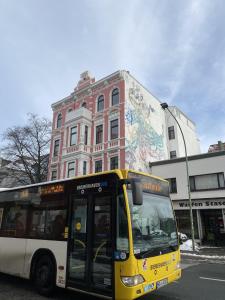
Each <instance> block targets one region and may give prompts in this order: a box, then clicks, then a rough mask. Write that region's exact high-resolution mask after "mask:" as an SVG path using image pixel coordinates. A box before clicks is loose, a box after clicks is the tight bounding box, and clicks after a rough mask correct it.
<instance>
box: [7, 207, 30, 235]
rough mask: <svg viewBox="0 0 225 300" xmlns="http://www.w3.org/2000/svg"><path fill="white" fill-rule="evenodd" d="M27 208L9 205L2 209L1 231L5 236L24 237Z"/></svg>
mask: <svg viewBox="0 0 225 300" xmlns="http://www.w3.org/2000/svg"><path fill="white" fill-rule="evenodd" d="M26 223H27V210H26V209H23V208H20V207H17V206H11V207H7V208H5V210H4V216H3V221H2V232H3V234H4V235H5V236H11V237H24V236H25V234H26Z"/></svg>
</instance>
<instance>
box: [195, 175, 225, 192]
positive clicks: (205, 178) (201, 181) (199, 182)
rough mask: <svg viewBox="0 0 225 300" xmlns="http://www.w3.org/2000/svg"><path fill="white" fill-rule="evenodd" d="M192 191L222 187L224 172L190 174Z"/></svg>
mask: <svg viewBox="0 0 225 300" xmlns="http://www.w3.org/2000/svg"><path fill="white" fill-rule="evenodd" d="M190 187H191V191H192V192H194V191H201V190H214V189H222V188H224V187H225V185H224V173H216V174H207V175H197V176H190Z"/></svg>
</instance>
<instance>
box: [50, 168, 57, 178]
mask: <svg viewBox="0 0 225 300" xmlns="http://www.w3.org/2000/svg"><path fill="white" fill-rule="evenodd" d="M56 179H57V171H56V170H53V171H52V176H51V180H56Z"/></svg>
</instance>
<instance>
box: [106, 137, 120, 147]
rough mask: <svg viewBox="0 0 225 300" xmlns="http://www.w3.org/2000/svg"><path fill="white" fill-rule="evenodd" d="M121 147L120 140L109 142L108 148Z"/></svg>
mask: <svg viewBox="0 0 225 300" xmlns="http://www.w3.org/2000/svg"><path fill="white" fill-rule="evenodd" d="M116 147H119V139H115V140H111V141H108V148H116Z"/></svg>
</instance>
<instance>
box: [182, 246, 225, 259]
mask: <svg viewBox="0 0 225 300" xmlns="http://www.w3.org/2000/svg"><path fill="white" fill-rule="evenodd" d="M181 255H182V256H183V257H190V258H201V259H210V260H219V261H224V262H225V247H209V246H208V247H207V246H202V247H199V250H198V251H195V252H193V251H186V250H181Z"/></svg>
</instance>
